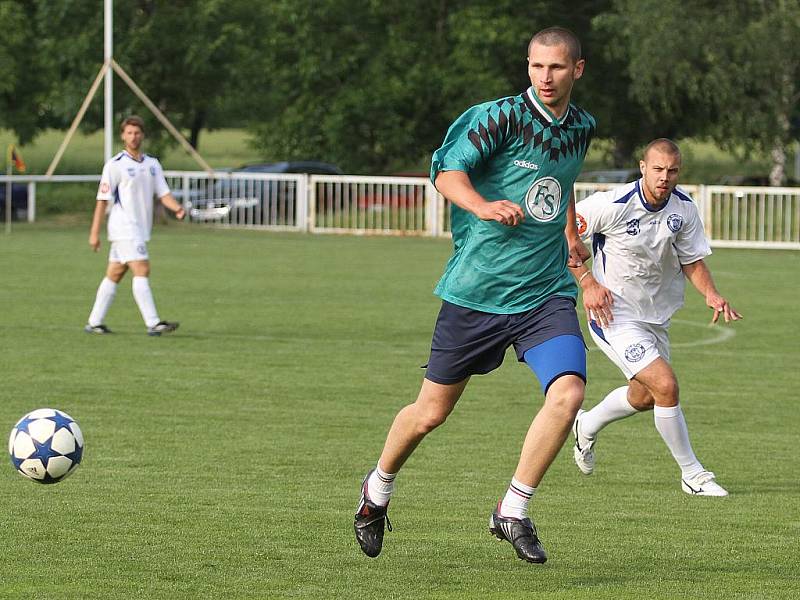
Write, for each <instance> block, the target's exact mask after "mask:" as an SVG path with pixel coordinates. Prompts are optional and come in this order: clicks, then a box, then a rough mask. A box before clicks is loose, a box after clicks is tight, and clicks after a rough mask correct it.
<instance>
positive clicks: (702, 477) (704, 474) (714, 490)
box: [681, 471, 728, 498]
mask: <svg viewBox="0 0 800 600" xmlns="http://www.w3.org/2000/svg"><path fill="white" fill-rule="evenodd" d="M681 489H682V490H683V491H684V492H686V493H687V494H691V495H692V496H717V497H720V498H721V497H723V496H727V495H728V491H727V490H726V489H725V488H724V487H722V486H721V485H720V484H718V483H717V482H716V481H715V475H714V474H713V473H712V472H711V471H700V472H699V473H698V474H697V475H695V476H694V477H691V478H689V479H687V478H683V479H681Z"/></svg>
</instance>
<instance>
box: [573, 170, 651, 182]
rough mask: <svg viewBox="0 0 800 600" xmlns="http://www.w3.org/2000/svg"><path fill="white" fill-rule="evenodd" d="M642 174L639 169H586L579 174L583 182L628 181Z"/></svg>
mask: <svg viewBox="0 0 800 600" xmlns="http://www.w3.org/2000/svg"><path fill="white" fill-rule="evenodd" d="M641 176H642V174H641V172H640V171H639V169H607V170H604V171H584V172H583V173H581V174H580V175H578V181H579V182H582V183H628V182H629V181H636V180H637V179H639V178H640V177H641Z"/></svg>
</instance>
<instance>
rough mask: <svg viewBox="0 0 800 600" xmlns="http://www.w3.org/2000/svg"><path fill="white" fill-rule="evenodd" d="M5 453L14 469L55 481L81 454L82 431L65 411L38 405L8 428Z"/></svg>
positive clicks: (75, 465) (40, 479) (70, 469)
mask: <svg viewBox="0 0 800 600" xmlns="http://www.w3.org/2000/svg"><path fill="white" fill-rule="evenodd" d="M8 453H9V454H10V455H11V463H12V464H13V465H14V468H15V469H16V470H17V471H18V472H19V473H21V474H22V475H24V476H25V477H27V478H29V479H33V481H35V482H37V483H58V482H59V481H61V480H62V479H64V478H65V477H67V476H68V475H70V474H71V473H72V472H73V471H74V470H75V469H77V468H78V465H79V464H80V462H81V458H82V457H83V433H81V428H80V427H78V424H77V423H76V422H75V420H74V419H73V418H72V417H70V416H69V415H68V414H67V413H65V412H62V411H60V410H55V409H53V408H40V409H38V410H34V411H33V412H30V413H28V414H27V415H25V416H24V417H22V418H21V419H20V420H19V421H17V424H16V425H14V428H13V429H12V430H11V436H10V437H9V438H8Z"/></svg>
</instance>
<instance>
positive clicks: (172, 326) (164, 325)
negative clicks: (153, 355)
mask: <svg viewBox="0 0 800 600" xmlns="http://www.w3.org/2000/svg"><path fill="white" fill-rule="evenodd" d="M178 325H180V323H176V322H170V321H159V322H158V323H156V324H155V325H153V326H152V327H148V328H147V335H163V334H166V333H172V332H173V331H175V330H176V329H177V328H178Z"/></svg>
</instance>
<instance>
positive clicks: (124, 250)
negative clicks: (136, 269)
mask: <svg viewBox="0 0 800 600" xmlns="http://www.w3.org/2000/svg"><path fill="white" fill-rule="evenodd" d="M135 260H150V255H149V254H147V244H145V243H144V242H139V241H136V240H119V241H116V242H111V250H109V251H108V262H112V263H122V264H123V265H124V264H126V263H129V262H133V261H135Z"/></svg>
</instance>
